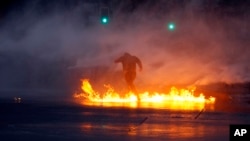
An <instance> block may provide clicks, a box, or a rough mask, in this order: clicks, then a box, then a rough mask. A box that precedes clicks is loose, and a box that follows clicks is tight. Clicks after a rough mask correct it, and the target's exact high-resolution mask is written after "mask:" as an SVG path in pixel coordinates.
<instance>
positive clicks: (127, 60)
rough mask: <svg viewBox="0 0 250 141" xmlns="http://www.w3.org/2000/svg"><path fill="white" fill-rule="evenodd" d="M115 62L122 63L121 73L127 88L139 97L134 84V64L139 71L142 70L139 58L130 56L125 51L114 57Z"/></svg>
mask: <svg viewBox="0 0 250 141" xmlns="http://www.w3.org/2000/svg"><path fill="white" fill-rule="evenodd" d="M115 63H122V67H123V74H124V78H125V80H126V83H127V85H128V89H129V90H130V91H132V92H134V93H135V94H136V95H137V98H139V96H138V92H137V90H136V88H135V85H134V80H135V77H136V64H137V65H138V66H139V71H142V63H141V60H140V59H139V58H138V57H136V56H132V55H130V54H129V53H127V52H126V53H124V55H123V56H121V57H119V58H118V59H116V60H115Z"/></svg>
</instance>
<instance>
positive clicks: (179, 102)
mask: <svg viewBox="0 0 250 141" xmlns="http://www.w3.org/2000/svg"><path fill="white" fill-rule="evenodd" d="M104 86H105V87H106V88H107V91H106V92H105V93H104V94H100V93H98V92H96V91H95V90H94V89H93V88H92V86H91V84H90V83H89V81H88V79H83V80H82V87H81V88H82V90H83V92H84V93H80V94H74V98H75V99H80V101H81V103H83V104H89V103H92V104H94V105H98V104H99V105H100V104H101V105H103V106H114V105H115V103H116V105H117V103H123V106H126V105H128V103H129V106H130V107H131V106H132V107H137V106H138V105H136V104H135V103H138V102H139V103H143V104H141V105H140V106H143V107H148V106H149V107H152V106H153V105H152V103H153V104H156V105H158V106H156V107H164V106H168V107H170V108H171V107H172V108H174V109H176V108H177V109H192V108H194V107H196V108H198V109H200V108H202V107H204V106H205V104H214V103H215V97H211V96H210V97H209V98H208V99H206V98H205V96H204V95H203V94H202V93H201V94H200V95H199V96H194V91H195V87H192V88H191V89H189V90H188V89H180V90H179V89H177V88H175V87H172V88H171V90H170V92H169V93H168V94H166V93H158V92H155V93H153V94H151V93H149V92H144V93H140V94H138V95H139V97H140V101H138V99H137V96H136V94H134V93H133V92H129V93H127V94H126V95H125V96H124V97H121V96H120V94H119V93H117V92H116V91H115V90H114V89H113V88H112V87H111V86H110V85H104ZM118 105H119V104H118ZM196 108H195V109H196Z"/></svg>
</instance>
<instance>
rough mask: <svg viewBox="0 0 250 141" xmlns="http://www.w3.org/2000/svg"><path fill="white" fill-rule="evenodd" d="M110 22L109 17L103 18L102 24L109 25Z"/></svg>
mask: <svg viewBox="0 0 250 141" xmlns="http://www.w3.org/2000/svg"><path fill="white" fill-rule="evenodd" d="M108 22H109V19H108V17H102V18H101V23H102V24H108Z"/></svg>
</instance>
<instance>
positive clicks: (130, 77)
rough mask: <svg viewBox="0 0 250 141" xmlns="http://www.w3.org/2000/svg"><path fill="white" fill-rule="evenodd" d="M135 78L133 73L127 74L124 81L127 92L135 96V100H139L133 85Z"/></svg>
mask: <svg viewBox="0 0 250 141" xmlns="http://www.w3.org/2000/svg"><path fill="white" fill-rule="evenodd" d="M135 77H136V73H135V72H129V73H127V74H126V75H125V79H126V82H127V85H128V88H129V91H132V92H133V93H134V94H135V95H136V96H137V99H138V100H140V98H139V94H138V92H137V90H136V87H135V85H134V80H135Z"/></svg>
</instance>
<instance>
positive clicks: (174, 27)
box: [167, 22, 176, 31]
mask: <svg viewBox="0 0 250 141" xmlns="http://www.w3.org/2000/svg"><path fill="white" fill-rule="evenodd" d="M167 28H168V30H169V31H174V30H175V29H176V25H175V23H173V22H170V23H168V25H167Z"/></svg>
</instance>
